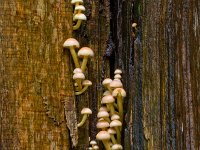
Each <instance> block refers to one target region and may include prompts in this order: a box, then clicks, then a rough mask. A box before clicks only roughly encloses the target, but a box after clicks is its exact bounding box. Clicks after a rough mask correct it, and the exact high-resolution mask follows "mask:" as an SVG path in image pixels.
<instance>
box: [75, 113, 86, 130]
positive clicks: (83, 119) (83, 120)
mask: <svg viewBox="0 0 200 150" xmlns="http://www.w3.org/2000/svg"><path fill="white" fill-rule="evenodd" d="M86 120H87V114H84V115H83V118H82V120H81V122H80V123H79V124H78V125H77V126H78V127H81V126H82V125H83V124H84V123H85V121H86Z"/></svg>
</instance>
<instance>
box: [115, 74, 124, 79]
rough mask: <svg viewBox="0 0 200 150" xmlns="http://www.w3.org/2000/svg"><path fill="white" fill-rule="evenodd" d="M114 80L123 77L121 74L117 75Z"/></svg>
mask: <svg viewBox="0 0 200 150" xmlns="http://www.w3.org/2000/svg"><path fill="white" fill-rule="evenodd" d="M114 78H115V79H121V78H122V76H121V75H120V74H116V75H115V76H114Z"/></svg>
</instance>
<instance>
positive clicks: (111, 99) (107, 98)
mask: <svg viewBox="0 0 200 150" xmlns="http://www.w3.org/2000/svg"><path fill="white" fill-rule="evenodd" d="M114 102H115V99H114V97H113V96H112V95H107V96H104V97H103V98H102V100H101V103H102V104H106V106H107V108H108V109H109V110H110V114H111V115H113V114H115V108H114V105H113V104H114Z"/></svg>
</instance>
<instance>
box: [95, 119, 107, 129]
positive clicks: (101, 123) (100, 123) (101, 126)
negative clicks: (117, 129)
mask: <svg viewBox="0 0 200 150" xmlns="http://www.w3.org/2000/svg"><path fill="white" fill-rule="evenodd" d="M109 126H110V125H109V122H107V121H106V120H99V121H98V122H97V125H96V127H97V128H98V129H101V130H106V129H107V128H108V127H109Z"/></svg>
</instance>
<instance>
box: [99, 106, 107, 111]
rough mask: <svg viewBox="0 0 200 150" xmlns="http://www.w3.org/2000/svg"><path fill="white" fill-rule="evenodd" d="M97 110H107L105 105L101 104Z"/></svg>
mask: <svg viewBox="0 0 200 150" xmlns="http://www.w3.org/2000/svg"><path fill="white" fill-rule="evenodd" d="M99 111H108V109H107V107H106V106H101V107H100V108H99Z"/></svg>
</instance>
